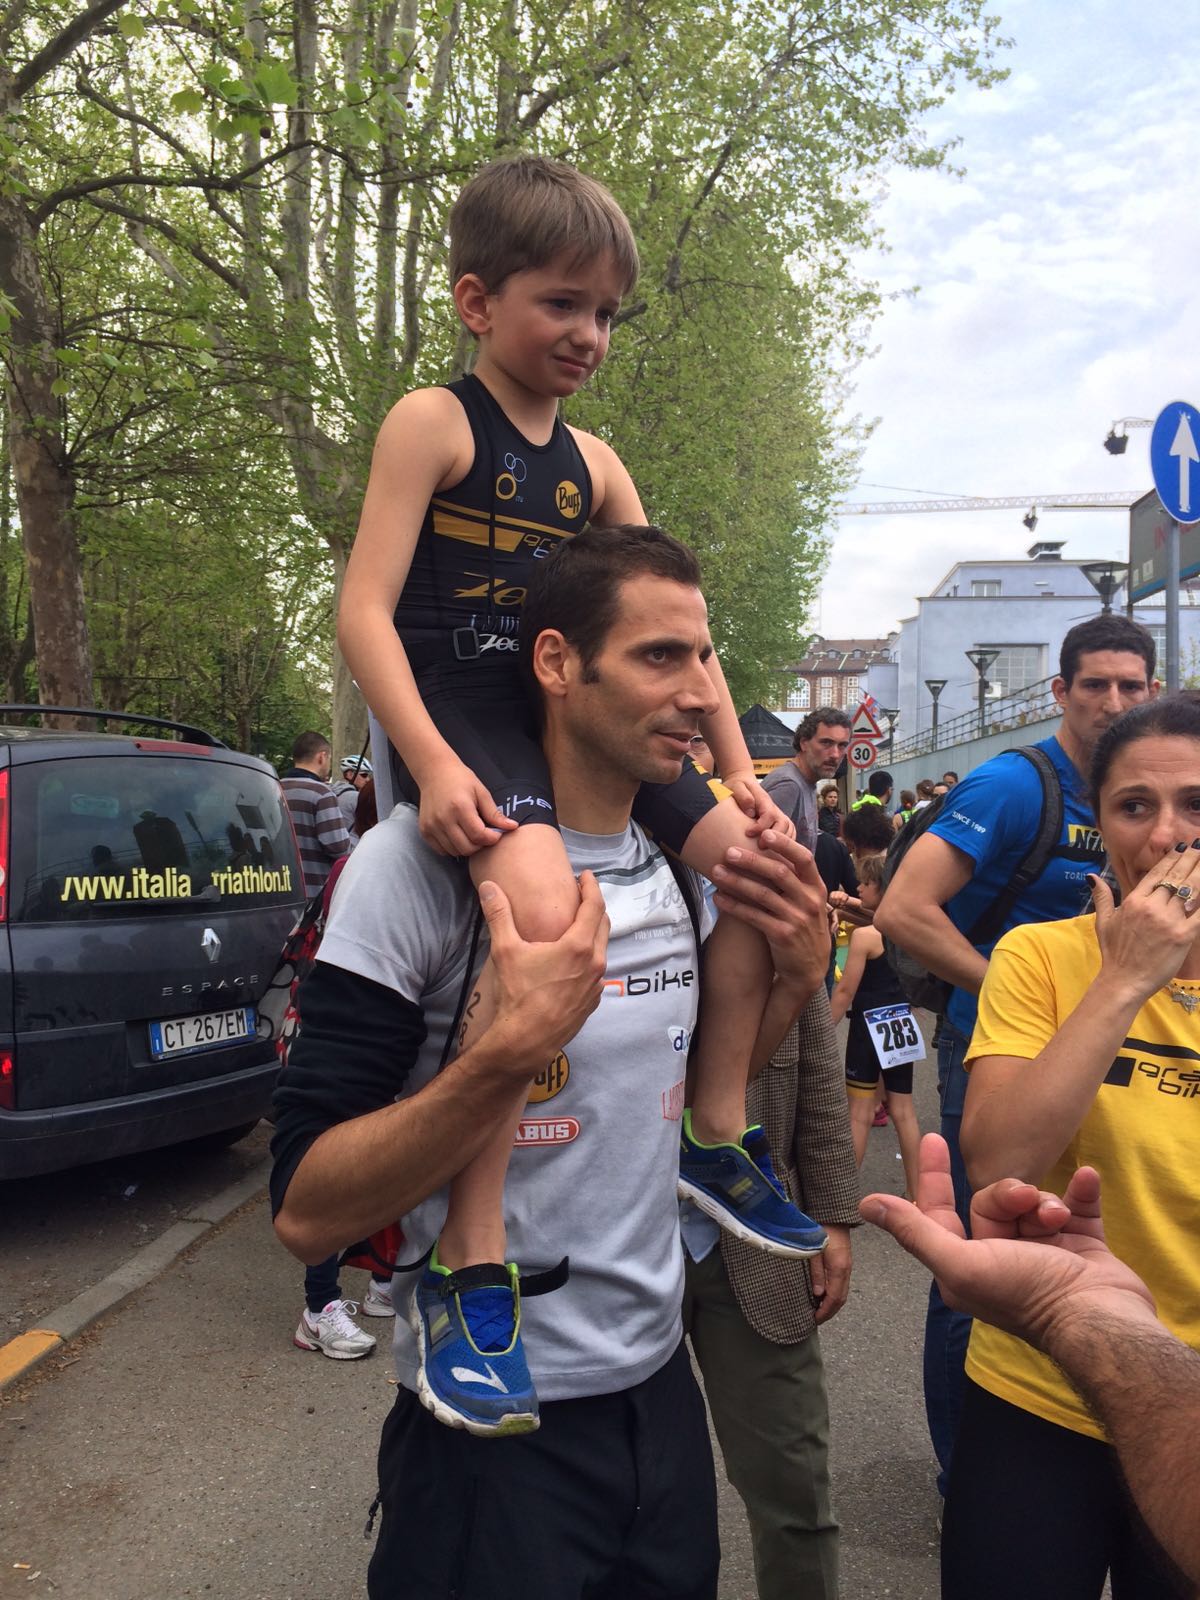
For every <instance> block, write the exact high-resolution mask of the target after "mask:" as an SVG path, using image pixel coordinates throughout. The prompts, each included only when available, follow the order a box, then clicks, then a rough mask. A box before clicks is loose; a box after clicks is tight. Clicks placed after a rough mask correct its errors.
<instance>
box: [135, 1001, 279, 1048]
mask: <svg viewBox="0 0 1200 1600" xmlns="http://www.w3.org/2000/svg"><path fill="white" fill-rule="evenodd" d="M255 1036H256V1023H255V1016H254V1007H253V1006H238V1007H237V1008H236V1010H233V1011H205V1012H204V1013H203V1014H202V1015H201V1016H198V1017H172V1018H170V1020H169V1021H164V1022H152V1023H151V1024H150V1054H151V1056H152V1057H153V1058H154V1060H155V1061H162V1060H163V1059H164V1058H165V1057H167V1056H182V1055H187V1054H188V1052H189V1051H191V1050H213V1049H217V1048H219V1047H220V1046H221V1045H225V1044H244V1043H245V1042H246V1040H247V1039H253V1038H254V1037H255Z"/></svg>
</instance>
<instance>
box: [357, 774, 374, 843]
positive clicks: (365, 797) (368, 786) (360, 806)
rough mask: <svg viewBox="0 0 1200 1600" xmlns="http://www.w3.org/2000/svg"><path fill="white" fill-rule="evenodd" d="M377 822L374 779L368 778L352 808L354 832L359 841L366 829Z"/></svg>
mask: <svg viewBox="0 0 1200 1600" xmlns="http://www.w3.org/2000/svg"><path fill="white" fill-rule="evenodd" d="M378 821H379V808H378V805H377V803H376V800H375V779H374V778H368V779H367V781H366V783H364V784H363V786H362V788H361V789H360V790H359V791H358V800H357V802H356V804H355V807H354V831H355V833H356V834H357V835H358V837H359V838H360V839H361V838H362V836H363V834H364V833H366V831H367V829H368V828H373V827H374V826H375V824H376V823H377V822H378Z"/></svg>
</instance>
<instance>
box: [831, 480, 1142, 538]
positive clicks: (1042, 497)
mask: <svg viewBox="0 0 1200 1600" xmlns="http://www.w3.org/2000/svg"><path fill="white" fill-rule="evenodd" d="M1144 493H1145V490H1144V489H1098V490H1095V491H1094V492H1092V493H1088V494H1000V495H973V494H961V495H955V496H953V497H949V496H948V497H946V498H945V499H933V498H931V499H928V500H867V501H855V500H839V501H838V502H837V504H836V506H835V508H834V509H835V510H836V512H837V514H838V516H839V517H893V516H903V515H905V513H908V514H911V515H918V514H920V513H921V512H925V511H1009V510H1019V509H1020V507H1021V506H1028V507H1029V513H1028V516H1027V517H1026V518H1025V526H1026V527H1027V528H1028V529H1029V530H1030V532H1031V533H1032V531H1033V528H1034V526H1035V525H1036V523H1037V516H1038V512H1039V511H1128V510H1129V508H1130V506H1131V505H1132V504H1133V503H1134V501H1135V500H1140V499H1141V497H1142V495H1143V494H1144Z"/></svg>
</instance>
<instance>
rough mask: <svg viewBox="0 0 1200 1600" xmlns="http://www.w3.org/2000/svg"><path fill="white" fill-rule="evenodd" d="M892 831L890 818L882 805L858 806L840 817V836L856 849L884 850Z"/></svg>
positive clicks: (890, 838) (889, 842)
mask: <svg viewBox="0 0 1200 1600" xmlns="http://www.w3.org/2000/svg"><path fill="white" fill-rule="evenodd" d="M892 832H893V827H892V819H891V817H889V816H888V814H887V812H886V811H884V809H883V807H882V806H859V808H858V810H857V811H851V812H850V813H849V814H848V815H846V816H844V817H843V818H842V838H843V839H844V840H845V841H846V843H847V845H853V846H854V848H855V849H856V850H872V851H880V850H886V849H887V847H888V845H889V844H891V842H892Z"/></svg>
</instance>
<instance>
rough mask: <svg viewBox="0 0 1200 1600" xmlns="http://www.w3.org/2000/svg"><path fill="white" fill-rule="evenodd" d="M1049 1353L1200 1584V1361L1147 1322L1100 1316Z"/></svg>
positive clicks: (1171, 1548) (1051, 1344) (1058, 1340)
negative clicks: (1198, 1440)
mask: <svg viewBox="0 0 1200 1600" xmlns="http://www.w3.org/2000/svg"><path fill="white" fill-rule="evenodd" d="M1046 1347H1047V1351H1048V1353H1049V1354H1050V1355H1051V1356H1052V1357H1053V1359H1054V1360H1055V1362H1057V1364H1058V1365H1059V1366H1060V1367H1061V1368H1062V1370H1063V1372H1065V1373H1066V1375H1067V1377H1068V1378H1069V1379H1070V1381H1071V1382H1072V1383H1073V1384H1074V1386H1075V1388H1076V1389H1078V1390H1079V1392H1080V1394H1081V1395H1082V1396H1083V1398H1084V1399H1085V1400H1086V1401H1087V1403H1088V1406H1089V1407H1090V1408H1091V1410H1092V1412H1093V1413H1094V1414H1095V1416H1096V1418H1097V1419H1098V1420H1099V1421H1100V1422H1101V1423H1102V1424H1103V1427H1104V1430H1105V1432H1106V1433H1107V1435H1108V1437H1109V1441H1110V1442H1111V1444H1112V1445H1113V1447H1114V1448H1115V1450H1116V1452H1117V1456H1118V1458H1119V1460H1120V1463H1121V1470H1122V1471H1123V1472H1124V1474H1125V1479H1126V1482H1127V1483H1128V1484H1129V1489H1130V1492H1131V1493H1132V1495H1133V1498H1134V1501H1135V1502H1136V1504H1137V1507H1138V1510H1139V1511H1140V1512H1141V1514H1142V1516H1143V1517H1144V1518H1145V1520H1146V1523H1147V1524H1148V1526H1149V1528H1150V1531H1151V1532H1152V1533H1153V1534H1154V1537H1155V1538H1156V1539H1157V1540H1158V1541H1159V1543H1160V1544H1161V1545H1162V1547H1163V1549H1164V1550H1165V1551H1166V1552H1167V1554H1168V1555H1169V1556H1170V1557H1171V1559H1172V1560H1173V1561H1175V1562H1176V1563H1177V1564H1178V1565H1179V1566H1180V1567H1181V1568H1182V1570H1183V1571H1184V1572H1185V1573H1186V1574H1187V1576H1188V1578H1189V1579H1190V1580H1191V1582H1192V1583H1194V1584H1200V1519H1198V1518H1197V1516H1196V1509H1197V1507H1198V1506H1200V1454H1198V1453H1197V1450H1196V1438H1197V1434H1198V1433H1200V1354H1197V1353H1196V1351H1194V1350H1191V1349H1189V1348H1188V1346H1187V1345H1185V1344H1182V1343H1180V1341H1179V1340H1178V1339H1176V1338H1175V1336H1174V1334H1172V1333H1170V1332H1168V1330H1167V1329H1166V1328H1164V1327H1163V1326H1162V1324H1161V1323H1159V1322H1156V1321H1154V1320H1153V1319H1152V1318H1150V1317H1149V1316H1147V1317H1145V1318H1140V1317H1139V1318H1127V1317H1124V1316H1121V1315H1119V1314H1118V1313H1117V1312H1115V1311H1103V1310H1097V1311H1095V1312H1093V1313H1090V1314H1088V1315H1081V1314H1077V1315H1076V1316H1074V1317H1073V1318H1072V1319H1071V1320H1070V1322H1069V1323H1068V1324H1067V1325H1066V1327H1065V1328H1064V1329H1063V1330H1061V1332H1060V1333H1059V1334H1057V1335H1053V1334H1052V1335H1051V1336H1050V1337H1048V1338H1047V1341H1046Z"/></svg>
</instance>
